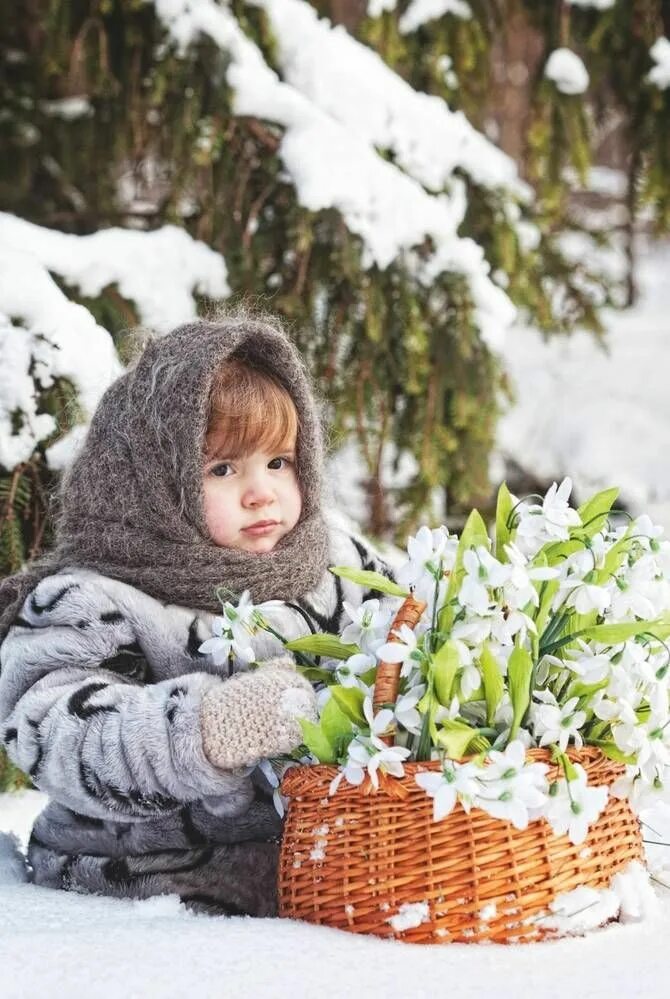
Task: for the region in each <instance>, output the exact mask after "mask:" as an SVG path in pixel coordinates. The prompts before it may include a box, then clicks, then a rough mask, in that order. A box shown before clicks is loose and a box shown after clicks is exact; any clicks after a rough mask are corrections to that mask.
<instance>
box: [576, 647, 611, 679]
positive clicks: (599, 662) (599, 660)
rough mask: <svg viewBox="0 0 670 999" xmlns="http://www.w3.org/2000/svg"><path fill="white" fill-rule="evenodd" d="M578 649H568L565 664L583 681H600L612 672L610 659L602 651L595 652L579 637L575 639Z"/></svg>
mask: <svg viewBox="0 0 670 999" xmlns="http://www.w3.org/2000/svg"><path fill="white" fill-rule="evenodd" d="M577 641H578V643H579V646H580V647H579V648H578V649H570V650H569V651H568V653H567V655H568V656H569V657H570V658H569V659H566V662H565V665H566V666H567V667H568V668H569V669H570V670H572V672H573V673H576V674H577V676H579V677H581V679H582V681H583V682H584V683H589V684H590V683H600V681H601V680H604V679H606V677H608V676H609V675H610V673H611V672H612V660H611V659H610V657H609V656H608V655H607V654H606V653H604V652H600V653H596V652H594V651H593V649H592V648H591V647H590V646H589V645H588V644H587V643H586V642H584V641H582V640H581V639H577Z"/></svg>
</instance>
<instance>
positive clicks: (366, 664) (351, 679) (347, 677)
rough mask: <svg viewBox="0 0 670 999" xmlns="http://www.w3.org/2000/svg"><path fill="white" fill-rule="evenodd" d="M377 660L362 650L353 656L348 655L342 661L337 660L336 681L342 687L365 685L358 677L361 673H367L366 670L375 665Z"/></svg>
mask: <svg viewBox="0 0 670 999" xmlns="http://www.w3.org/2000/svg"><path fill="white" fill-rule="evenodd" d="M376 664H377V660H376V659H375V657H374V656H368V655H366V654H365V653H364V652H357V653H356V654H355V655H353V656H349V658H348V659H347V660H345V661H344V662H339V663H338V664H337V666H336V667H335V676H336V677H337V682H338V683H339V684H341V686H342V687H361V688H363V687H365V684H364V683H363V681H362V680H361V679H360V676H361V674H362V673H367V672H368V670H370V669H372V668H373V667H374V666H376ZM366 689H367V688H366Z"/></svg>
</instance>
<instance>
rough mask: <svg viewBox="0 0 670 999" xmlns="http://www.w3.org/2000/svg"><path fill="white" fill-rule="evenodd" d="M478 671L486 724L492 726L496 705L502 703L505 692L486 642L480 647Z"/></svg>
mask: <svg viewBox="0 0 670 999" xmlns="http://www.w3.org/2000/svg"><path fill="white" fill-rule="evenodd" d="M479 671H480V673H481V675H482V683H483V685H484V695H485V697H486V724H487V725H492V724H493V718H494V716H495V713H496V711H497V709H498V705H499V704H500V702H501V701H502V698H503V694H504V692H505V681H504V680H503V675H502V673H501V672H500V666H499V665H498V660H497V659H496V657H495V656H494V655H493V653H492V652H491V648H490V646H489V644H488V642H484V645H483V646H482V654H481V656H480V657H479Z"/></svg>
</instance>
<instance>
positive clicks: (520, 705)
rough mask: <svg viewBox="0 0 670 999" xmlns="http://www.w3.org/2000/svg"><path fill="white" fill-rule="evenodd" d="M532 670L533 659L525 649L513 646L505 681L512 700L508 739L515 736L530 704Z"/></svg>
mask: <svg viewBox="0 0 670 999" xmlns="http://www.w3.org/2000/svg"><path fill="white" fill-rule="evenodd" d="M532 672H533V660H532V659H531V657H530V654H529V653H528V652H527V651H526V649H522V648H521V647H520V646H517V647H515V649H514V651H513V652H512V654H511V656H510V657H509V662H508V664H507V683H508V687H509V696H510V699H511V701H512V710H513V712H514V714H513V717H512V729H511V731H510V736H509V737H510V741H511V740H512V739H513V738H514V737H515V736H516V733H517V732H518V730H519V726H520V724H521V719H522V718H523V716H524V715H525V713H526V709H527V707H528V705H529V704H530V678H531V675H532Z"/></svg>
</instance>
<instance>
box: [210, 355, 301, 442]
mask: <svg viewBox="0 0 670 999" xmlns="http://www.w3.org/2000/svg"><path fill="white" fill-rule="evenodd" d="M297 436H298V414H297V412H296V408H295V406H294V404H293V400H292V399H291V396H290V395H289V393H288V391H287V390H286V389H285V388H284V386H283V385H281V384H280V383H279V382H277V381H275V379H274V378H273V377H272V376H271V375H269V374H268V373H267V372H265V371H262V370H260V369H259V368H252V367H250V366H249V365H248V364H245V363H244V362H243V361H241V360H239V359H237V358H233V359H231V360H230V361H228V362H227V363H226V364H225V366H222V367H221V369H220V370H219V371H218V372H217V374H216V375H215V377H214V382H213V384H212V391H211V395H210V412H209V422H208V428H207V437H206V441H205V453H206V456H207V458H208V459H212V458H219V457H220V458H241V457H246V456H247V455H249V454H251V453H252V452H253V451H265V452H266V453H267V454H271V453H274V452H280V451H284V450H293V448H294V447H295V443H296V439H297Z"/></svg>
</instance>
